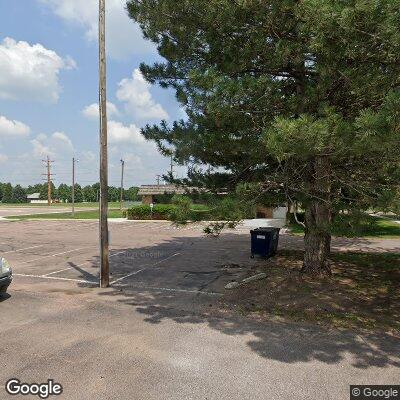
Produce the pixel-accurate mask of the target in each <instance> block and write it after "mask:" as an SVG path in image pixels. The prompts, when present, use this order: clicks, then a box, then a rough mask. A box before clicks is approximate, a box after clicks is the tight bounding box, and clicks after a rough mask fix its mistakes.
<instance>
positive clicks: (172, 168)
mask: <svg viewBox="0 0 400 400" xmlns="http://www.w3.org/2000/svg"><path fill="white" fill-rule="evenodd" d="M173 177H174V156H173V155H172V154H171V178H173Z"/></svg>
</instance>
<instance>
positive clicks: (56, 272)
mask: <svg viewBox="0 0 400 400" xmlns="http://www.w3.org/2000/svg"><path fill="white" fill-rule="evenodd" d="M128 251H130V250H124V251H120V252H118V253H114V254H110V258H111V257H115V256H118V255H119V254H123V253H127V252H128ZM90 263H92V261H85V262H84V263H82V264H79V265H75V266H73V267H68V268H63V269H60V270H58V271H54V272H50V273H48V274H45V275H41V276H50V275H56V274H59V273H60V272H65V271H68V270H70V269H74V268H76V267H83V266H84V265H86V264H90Z"/></svg>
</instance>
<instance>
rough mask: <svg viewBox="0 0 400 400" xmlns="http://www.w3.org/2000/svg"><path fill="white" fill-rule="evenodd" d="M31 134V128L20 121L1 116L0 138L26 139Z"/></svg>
mask: <svg viewBox="0 0 400 400" xmlns="http://www.w3.org/2000/svg"><path fill="white" fill-rule="evenodd" d="M0 80H1V76H0ZM29 133H30V128H29V126H27V125H25V124H24V123H22V122H19V121H15V120H9V119H7V118H6V117H4V116H2V115H0V137H26V136H28V135H29Z"/></svg>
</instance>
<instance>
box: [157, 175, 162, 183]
mask: <svg viewBox="0 0 400 400" xmlns="http://www.w3.org/2000/svg"><path fill="white" fill-rule="evenodd" d="M156 178H157V186H160V178H161V175H156Z"/></svg>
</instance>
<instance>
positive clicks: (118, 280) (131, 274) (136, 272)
mask: <svg viewBox="0 0 400 400" xmlns="http://www.w3.org/2000/svg"><path fill="white" fill-rule="evenodd" d="M146 269H148V268H142V269H139V271H135V272H131V273H130V274H128V275H125V276H123V277H122V278H119V279H116V280H115V281H112V282H110V285H113V284H114V283H117V282H121V281H122V280H124V279H126V278H129V277H130V276H133V275H136V274H138V273H139V272H142V271H144V270H146Z"/></svg>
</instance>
